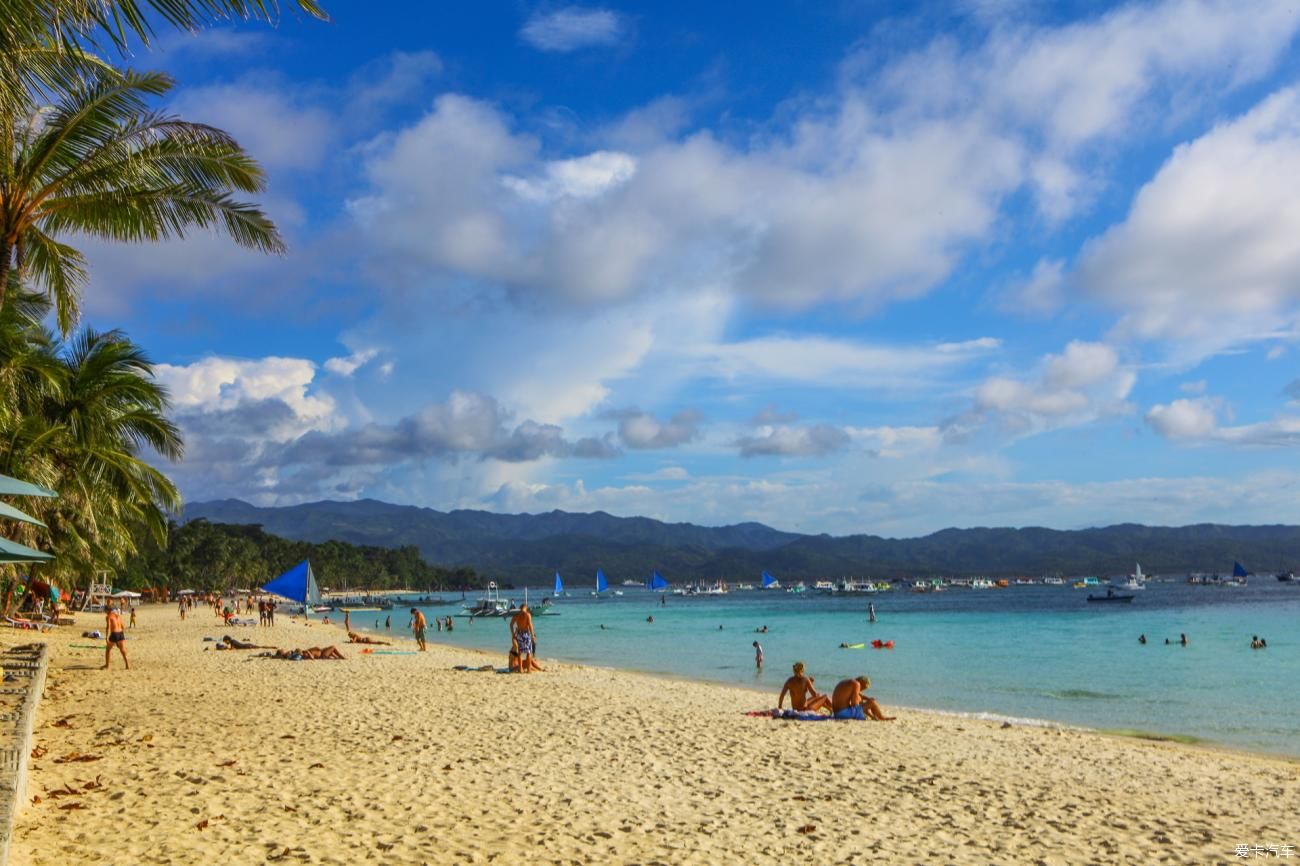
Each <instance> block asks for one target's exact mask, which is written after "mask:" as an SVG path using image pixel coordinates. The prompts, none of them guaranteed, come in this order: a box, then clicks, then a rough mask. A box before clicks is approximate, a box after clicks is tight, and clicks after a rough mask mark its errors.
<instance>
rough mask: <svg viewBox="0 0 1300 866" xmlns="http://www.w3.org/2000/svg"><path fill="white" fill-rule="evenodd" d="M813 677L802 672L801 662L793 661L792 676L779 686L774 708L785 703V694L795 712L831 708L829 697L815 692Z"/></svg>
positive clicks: (779, 707) (811, 711) (809, 711)
mask: <svg viewBox="0 0 1300 866" xmlns="http://www.w3.org/2000/svg"><path fill="white" fill-rule="evenodd" d="M814 686H815V684H814V682H813V678H812V677H810V676H808V675H807V674H805V673H804V665H803V662H795V663H794V676H792V677H790V678H789V679H788V680H786V681H785V685H783V686H781V694H780V696H778V697H777V699H776V708H777V709H778V710H779V709H781V706H782V705H783V704H784V703H785V696H786V695H787V694H788V695H789V696H790V706H791V707H792V708H793V709H795V710H796V711H797V712H801V713H813V712H816V711H818V710H829V709H830V708H831V701H830V698H828V697H826V696H825V695H819V694H817V689H816V688H815V687H814Z"/></svg>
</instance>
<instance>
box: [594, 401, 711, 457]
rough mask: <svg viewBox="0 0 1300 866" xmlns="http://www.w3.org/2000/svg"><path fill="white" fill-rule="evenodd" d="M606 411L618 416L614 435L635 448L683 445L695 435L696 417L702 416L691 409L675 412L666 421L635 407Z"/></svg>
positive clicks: (697, 423) (698, 420) (614, 416)
mask: <svg viewBox="0 0 1300 866" xmlns="http://www.w3.org/2000/svg"><path fill="white" fill-rule="evenodd" d="M608 414H609V417H612V418H617V419H619V421H618V436H619V439H620V440H621V441H622V442H623V444H624V445H625V446H626V447H628V448H632V449H635V450H638V451H640V450H647V449H652V448H676V447H677V446H678V445H684V444H686V443H687V442H690V441H691V440H693V439H695V438H696V437H697V436H698V435H699V425H700V421H701V420H703V416H701V415H700V413H699V412H696V411H694V410H692V409H683V410H681V411H680V412H676V413H674V414H673V416H672V418H670V419H669V420H667V421H660V420H658V419H657V418H655V417H654V416H653V415H651V414H648V413H646V412H642V411H641V410H640V409H636V408H632V409H625V410H621V411H617V412H610V413H608Z"/></svg>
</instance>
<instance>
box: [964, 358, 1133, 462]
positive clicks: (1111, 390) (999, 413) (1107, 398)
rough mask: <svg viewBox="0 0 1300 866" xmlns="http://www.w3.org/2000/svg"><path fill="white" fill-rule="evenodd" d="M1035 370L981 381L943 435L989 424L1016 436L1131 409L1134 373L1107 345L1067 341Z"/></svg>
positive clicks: (1073, 424) (1075, 423) (1072, 424)
mask: <svg viewBox="0 0 1300 866" xmlns="http://www.w3.org/2000/svg"><path fill="white" fill-rule="evenodd" d="M1038 367H1039V368H1038V372H1037V374H1036V375H1035V376H1032V377H1028V378H1016V377H1009V376H993V377H990V378H988V379H985V380H984V381H983V382H981V383H980V384H979V385H978V386H977V387H976V388H975V393H974V395H973V401H972V406H971V408H970V409H969V410H968V411H967V412H966V413H964V414H963V415H962V416H960V417H958V418H956V419H953V420H952V421H950V422H948V424H947V425H946V431H945V432H946V433H947V435H948V436H950V437H952V438H961V437H962V436H964V435H966V434H969V433H970V432H972V431H973V429H975V428H977V427H980V426H982V425H985V424H987V423H990V422H994V423H997V424H998V425H1000V426H1001V427H1003V428H1005V429H1006V430H1007V431H1009V432H1011V433H1013V434H1017V435H1022V434H1026V433H1035V432H1041V431H1043V430H1050V429H1056V428H1059V427H1067V426H1076V425H1079V424H1085V423H1088V422H1090V421H1093V420H1096V419H1097V418H1099V417H1102V416H1104V415H1115V414H1122V413H1125V412H1128V411H1131V408H1132V407H1131V406H1130V405H1129V404H1128V402H1127V400H1126V398H1127V397H1128V394H1129V392H1130V391H1131V390H1132V388H1133V385H1134V383H1135V382H1136V381H1137V374H1136V373H1135V372H1134V371H1133V370H1132V368H1131V367H1129V366H1128V365H1125V364H1123V363H1122V362H1121V361H1120V358H1119V354H1118V353H1117V352H1116V351H1115V349H1114V348H1112V347H1111V346H1108V345H1105V344H1103V343H1088V342H1084V341H1081V340H1073V341H1071V342H1070V343H1069V344H1068V345H1067V346H1066V347H1065V351H1064V352H1063V353H1061V354H1060V355H1047V356H1045V357H1044V358H1043V359H1042V361H1041V362H1040V363H1039V365H1038Z"/></svg>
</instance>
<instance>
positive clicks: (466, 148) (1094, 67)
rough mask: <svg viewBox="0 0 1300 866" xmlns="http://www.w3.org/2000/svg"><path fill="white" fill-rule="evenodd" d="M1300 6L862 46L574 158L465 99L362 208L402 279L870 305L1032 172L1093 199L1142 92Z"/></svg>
mask: <svg viewBox="0 0 1300 866" xmlns="http://www.w3.org/2000/svg"><path fill="white" fill-rule="evenodd" d="M561 11H562V12H566V13H567V12H572V11H573V10H572V9H568V10H561ZM588 11H590V10H588ZM554 14H555V13H549V14H547V15H546V16H543V17H540V18H537V19H535V21H541V20H543V18H545V19H546V20H550V18H552V17H554ZM584 14H586V13H584ZM1298 19H1300V10H1297V9H1294V8H1292V7H1291V6H1290V5H1289V4H1286V3H1283V2H1273V3H1266V4H1261V5H1260V6H1259V7H1258V8H1253V9H1252V12H1251V14H1242V12H1241V9H1240V7H1239V6H1238V5H1237V4H1234V3H1228V2H1225V0H1166V2H1163V3H1158V4H1155V5H1152V6H1143V7H1124V8H1122V9H1119V10H1115V11H1113V12H1110V13H1108V14H1106V15H1103V16H1101V17H1100V18H1097V19H1094V20H1090V21H1085V22H1081V23H1076V24H1070V25H1066V26H1057V27H1013V26H1007V27H998V28H996V29H995V30H993V31H992V32H991V33H990V34H989V35H988V36H987V37H986V38H984V40H983V41H981V42H978V43H976V44H974V45H973V46H971V47H969V48H958V47H957V46H956V43H954V42H952V41H949V40H945V39H943V38H939V39H936V40H935V41H934V42H932V43H931V44H930V45H929V46H927V47H926V48H924V49H922V50H920V51H916V52H912V53H909V54H906V55H904V56H902V57H901V58H899V59H897V60H895V61H893V62H890V63H888V64H887V65H886V66H885V67H884V68H883V69H882V68H880V67H879V65H878V63H877V62H876V60H875V56H876V55H874V54H873V55H872V57H871V59H870V61H867V60H863V59H858V58H854V59H851V60H850V61H849V62H847V63H846V64H845V71H844V74H843V75H842V77H841V80H840V84H839V88H838V90H837V91H836V92H834V93H832V94H830V95H829V96H824V97H822V98H818V99H816V100H812V99H809V100H799V99H795V100H791V101H790V102H789V103H787V104H786V105H785V106H784V107H783V110H782V113H781V115H780V119H779V120H774V121H773V122H772V123H771V124H770V125H768V126H766V127H764V128H763V130H762V132H761V133H760V134H757V135H754V136H753V137H751V138H749V139H747V140H743V141H740V140H736V139H734V138H733V139H728V140H723V139H722V138H721V137H720V136H717V135H714V134H713V133H712V132H710V131H709V130H707V129H701V130H695V131H693V132H692V131H686V132H681V131H678V130H679V127H680V123H681V112H680V111H674V112H670V114H671V115H672V118H674V119H673V121H672V122H671V123H667V124H661V123H655V124H652V126H651V128H652V132H651V133H649V134H646V133H645V132H644V131H643V132H641V133H638V134H636V135H632V136H622V137H620V138H619V139H618V140H619V141H620V144H619V145H617V146H618V147H619V148H620V149H619V150H614V149H612V148H611V147H610V146H606V147H603V148H601V147H597V148H594V149H591V150H589V151H586V152H577V153H571V154H566V155H564V156H563V157H562V158H558V159H557V158H555V157H553V156H551V155H549V154H547V155H543V153H542V152H541V148H540V147H539V145H538V142H537V141H535V140H534V139H533V138H531V137H529V136H527V135H523V134H520V133H518V132H516V131H515V130H514V127H515V125H516V124H515V120H514V118H512V117H510V116H508V115H506V114H505V113H504V112H502V111H501V110H499V109H497V108H495V107H493V106H490V105H487V104H485V103H482V102H478V101H475V100H473V99H469V98H467V97H464V96H444V97H442V98H441V99H440V100H438V102H437V103H436V105H435V108H434V110H433V112H432V113H431V114H429V115H428V116H426V117H424V118H423V119H421V120H419V121H418V122H417V123H416V124H414V125H413V126H411V127H410V128H408V129H405V130H402V131H400V132H398V133H397V134H396V135H394V136H387V137H383V138H381V139H379V140H377V141H376V142H375V143H374V144H373V146H371V147H370V148H368V149H367V150H366V151H365V156H366V164H367V176H368V180H369V189H367V190H366V191H365V192H364V194H362V195H360V196H358V197H357V198H356V199H355V200H354V202H353V213H354V215H355V216H356V217H357V219H358V222H359V223H360V224H361V227H362V230H363V232H365V234H366V237H364V238H363V242H362V243H361V247H362V248H363V249H365V250H368V251H370V253H371V255H372V264H373V265H374V267H375V268H376V270H377V271H378V272H379V273H382V274H385V275H386V276H387V277H388V279H387V280H386V281H385V282H389V283H391V282H397V283H398V284H400V285H402V286H407V285H409V284H411V283H412V282H422V283H424V284H425V285H426V286H428V287H429V288H430V289H431V290H435V289H437V288H440V287H441V286H442V285H444V284H447V283H453V284H456V285H458V286H460V287H461V291H467V290H469V289H468V288H466V287H478V288H479V290H480V291H482V292H483V293H485V294H488V295H492V293H494V292H499V291H500V290H502V289H504V290H505V291H506V292H507V293H508V294H509V295H510V296H511V297H512V298H514V299H516V300H518V301H521V302H527V303H538V302H545V301H546V300H547V299H550V300H554V299H557V298H558V299H564V300H566V301H569V302H571V303H574V304H579V305H602V304H610V303H614V302H621V301H625V300H627V299H628V298H632V297H635V296H638V295H648V294H654V293H657V292H662V291H692V290H697V289H701V288H704V289H708V290H711V291H723V292H726V293H728V294H730V295H733V296H737V297H741V298H749V299H757V300H759V301H761V302H762V303H764V304H766V305H770V306H772V307H777V308H788V309H797V308H806V307H809V306H814V305H817V304H823V303H840V304H844V305H846V306H849V307H851V308H856V309H871V308H873V307H878V306H880V305H882V304H886V303H889V302H891V301H895V300H899V299H911V298H916V297H920V296H922V295H924V294H926V293H928V292H929V291H931V290H932V289H933V288H934V287H935V286H936V285H938V284H939V283H941V282H942V281H943V280H944V279H946V278H947V277H949V276H950V275H951V274H952V273H953V271H954V269H955V268H956V267H958V265H959V263H960V262H961V260H962V258H963V256H965V255H966V254H967V253H968V252H969V251H970V250H971V249H973V248H975V247H976V246H977V245H978V244H980V243H983V242H986V241H988V240H990V239H992V238H994V237H996V236H997V234H998V232H999V231H1001V230H1002V229H1003V228H1004V227H1005V226H1004V223H1005V220H1006V215H1005V213H1004V207H1005V205H1006V202H1007V201H1008V200H1010V199H1011V198H1012V197H1013V196H1015V195H1016V194H1017V193H1019V192H1021V191H1023V190H1026V189H1029V190H1031V191H1034V192H1035V193H1036V195H1037V197H1038V200H1039V204H1040V208H1041V210H1042V211H1043V212H1044V214H1046V215H1047V216H1048V217H1049V218H1050V219H1053V220H1061V219H1064V218H1066V217H1068V216H1069V215H1071V214H1072V213H1074V212H1077V210H1078V208H1079V207H1081V206H1083V205H1084V204H1086V203H1087V201H1086V198H1081V196H1085V193H1084V191H1086V190H1089V189H1093V188H1095V187H1096V186H1097V184H1095V183H1093V178H1092V176H1091V175H1092V173H1093V172H1094V171H1095V166H1096V164H1097V163H1098V161H1099V160H1100V159H1101V158H1102V156H1099V155H1098V154H1099V151H1098V150H1097V149H1095V148H1093V147H1092V146H1093V145H1096V144H1098V143H1102V142H1110V141H1113V140H1116V139H1119V138H1122V137H1124V136H1134V135H1137V134H1140V133H1141V132H1142V131H1143V130H1142V129H1141V127H1140V125H1138V124H1135V123H1134V120H1133V118H1134V117H1135V116H1140V111H1139V109H1140V108H1142V107H1143V106H1145V105H1146V104H1147V103H1148V102H1149V101H1154V100H1156V99H1159V98H1161V97H1162V96H1163V97H1166V98H1167V97H1168V96H1169V94H1170V92H1172V91H1175V90H1179V89H1180V88H1189V89H1191V90H1192V91H1193V92H1195V90H1196V88H1197V87H1200V86H1203V85H1205V84H1206V83H1207V82H1213V83H1215V84H1218V85H1220V88H1219V89H1220V90H1223V89H1227V88H1230V87H1232V86H1235V85H1238V84H1241V83H1243V82H1246V81H1250V80H1254V79H1255V78H1257V77H1258V76H1259V75H1261V74H1262V73H1263V72H1265V71H1267V70H1268V69H1269V68H1271V67H1272V66H1273V65H1274V64H1275V63H1276V60H1277V57H1278V56H1279V54H1280V52H1281V51H1282V50H1283V48H1284V47H1285V46H1286V45H1287V44H1288V42H1289V40H1290V39H1291V36H1292V35H1293V34H1294V32H1295V29H1296V26H1297V20H1298ZM583 20H586V19H583ZM593 20H595V19H593ZM1224 69H1230V70H1232V71H1231V73H1230V75H1229V76H1228V77H1227V80H1226V81H1225V80H1224V78H1225V76H1224V72H1223V70H1224ZM633 114H635V112H633ZM629 117H631V115H629ZM619 126H620V125H619V124H618V123H613V124H610V125H609V127H608V128H609V130H611V133H610V134H611V135H613V132H612V130H614V129H617V128H619ZM612 140H613V139H611V141H612ZM435 153H436V154H437V158H436V159H435V158H433V157H432V155H433V154H435ZM633 166H634V167H635V168H634V169H633ZM1059 270H1060V265H1059V263H1055V262H1052V261H1050V260H1049V261H1047V262H1045V263H1044V264H1043V265H1042V267H1041V268H1040V269H1039V270H1038V271H1036V273H1035V275H1034V277H1033V278H1031V283H1030V285H1029V286H1028V287H1027V289H1028V294H1027V295H1026V296H1025V299H1026V300H1027V301H1032V303H1034V304H1036V305H1037V306H1038V307H1040V308H1046V307H1049V306H1050V305H1051V304H1052V303H1053V302H1054V299H1055V296H1056V295H1058V294H1059V293H1060V288H1061V287H1060V282H1061V279H1060V274H1059Z"/></svg>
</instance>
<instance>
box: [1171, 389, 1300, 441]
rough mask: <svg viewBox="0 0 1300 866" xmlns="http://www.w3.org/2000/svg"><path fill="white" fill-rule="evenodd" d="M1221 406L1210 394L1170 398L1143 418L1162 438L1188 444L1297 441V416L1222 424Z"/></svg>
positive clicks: (1299, 430)
mask: <svg viewBox="0 0 1300 866" xmlns="http://www.w3.org/2000/svg"><path fill="white" fill-rule="evenodd" d="M1221 407H1222V401H1220V400H1217V399H1215V398H1213V397H1198V398H1196V399H1187V400H1174V401H1173V402H1171V403H1168V404H1160V405H1156V406H1152V407H1151V409H1150V410H1149V411H1148V412H1147V415H1146V422H1147V424H1149V425H1150V426H1151V428H1152V429H1153V430H1155V431H1156V432H1157V433H1159V434H1160V435H1161V436H1163V437H1164V438H1166V439H1169V440H1171V441H1175V442H1181V443H1185V444H1190V445H1205V444H1210V443H1220V444H1228V445H1242V446H1257V447H1262V446H1271V447H1294V446H1296V445H1300V418H1297V417H1293V416H1285V415H1280V416H1278V417H1276V418H1273V419H1271V420H1268V421H1261V422H1259V423H1256V424H1240V425H1236V426H1223V425H1221V424H1220V423H1219V411H1220V409H1221Z"/></svg>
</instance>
